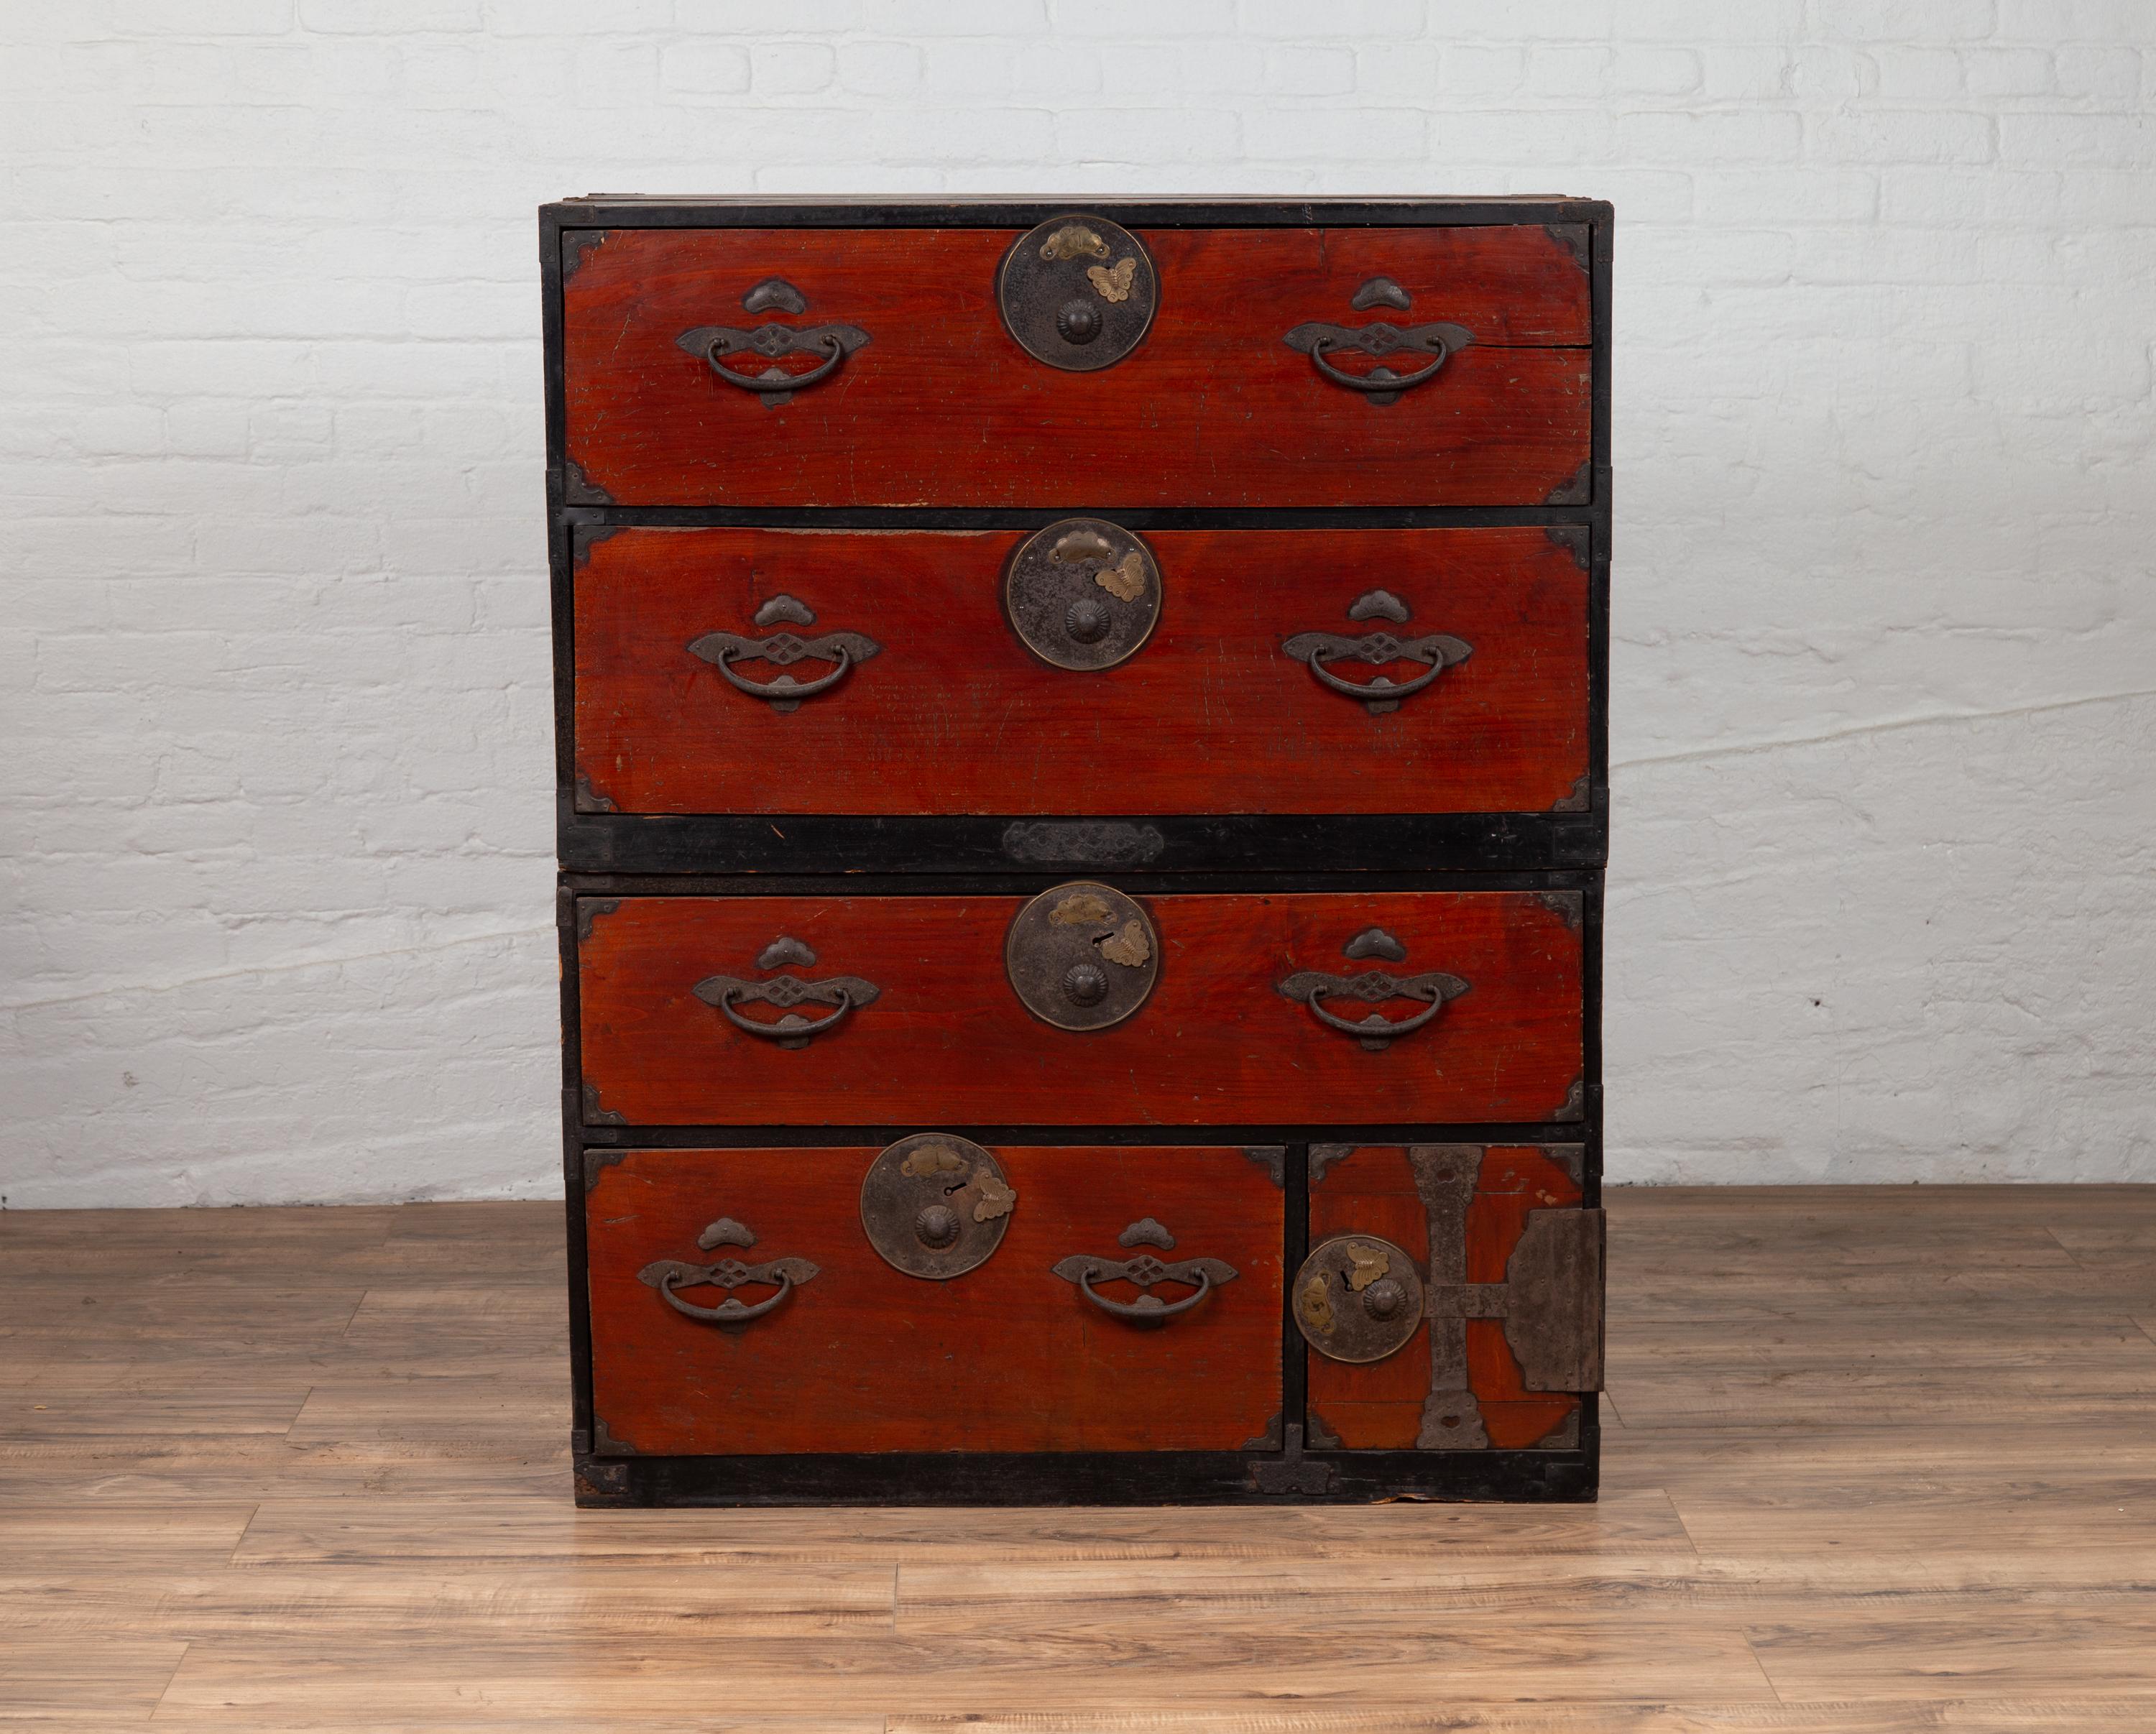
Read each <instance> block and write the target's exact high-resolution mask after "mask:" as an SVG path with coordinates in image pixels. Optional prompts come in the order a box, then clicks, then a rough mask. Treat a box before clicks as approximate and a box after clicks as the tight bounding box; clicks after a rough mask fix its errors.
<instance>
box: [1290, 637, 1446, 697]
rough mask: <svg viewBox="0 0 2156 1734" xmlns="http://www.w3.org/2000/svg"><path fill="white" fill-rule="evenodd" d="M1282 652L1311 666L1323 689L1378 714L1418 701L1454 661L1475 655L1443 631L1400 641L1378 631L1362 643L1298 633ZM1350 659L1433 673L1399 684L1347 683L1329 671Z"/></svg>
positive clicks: (1386, 680)
mask: <svg viewBox="0 0 2156 1734" xmlns="http://www.w3.org/2000/svg"><path fill="white" fill-rule="evenodd" d="M1281 650H1282V651H1284V652H1285V653H1286V654H1288V655H1289V656H1291V657H1293V658H1294V659H1296V661H1297V662H1302V663H1307V664H1310V672H1311V673H1312V675H1316V676H1317V682H1318V685H1321V686H1325V687H1329V688H1330V689H1331V690H1333V691H1334V692H1337V693H1341V694H1342V695H1345V696H1347V697H1348V698H1351V699H1359V700H1362V701H1363V703H1364V704H1366V705H1370V706H1371V707H1372V709H1373V711H1376V710H1378V708H1379V707H1382V708H1383V709H1384V710H1387V711H1390V710H1394V709H1396V708H1398V706H1399V702H1400V700H1402V699H1405V698H1412V697H1414V695H1415V694H1417V693H1419V692H1420V691H1421V690H1423V689H1424V687H1426V686H1428V685H1430V683H1431V682H1432V681H1434V680H1436V679H1437V677H1438V676H1439V675H1441V674H1443V673H1444V672H1445V670H1446V669H1449V668H1450V667H1451V666H1452V665H1453V664H1455V663H1461V662H1465V661H1466V660H1467V659H1468V658H1469V657H1470V656H1471V655H1472V654H1474V651H1473V647H1471V645H1470V644H1468V643H1467V642H1466V640H1465V639H1455V638H1454V637H1453V636H1452V635H1451V634H1449V633H1442V632H1434V633H1431V634H1429V635H1428V636H1427V637H1424V638H1419V639H1400V638H1395V637H1394V636H1393V634H1390V633H1389V632H1373V633H1371V634H1368V636H1367V637H1364V638H1359V639H1350V638H1342V637H1341V636H1340V635H1339V634H1336V633H1329V632H1299V633H1297V634H1296V635H1295V636H1294V637H1293V638H1291V639H1289V640H1288V641H1287V642H1286V644H1282V645H1281ZM1347 661H1354V662H1363V663H1368V664H1370V666H1372V667H1373V668H1383V666H1384V665H1385V664H1387V663H1390V662H1426V663H1428V664H1430V671H1429V672H1428V673H1427V674H1423V675H1416V676H1415V677H1414V679H1413V680H1400V681H1395V680H1392V679H1391V678H1390V677H1389V676H1387V675H1378V676H1376V677H1375V678H1374V679H1373V680H1342V679H1341V678H1340V676H1339V675H1336V674H1334V673H1333V672H1332V669H1328V668H1327V667H1326V664H1327V663H1328V662H1347Z"/></svg>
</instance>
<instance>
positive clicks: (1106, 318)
mask: <svg viewBox="0 0 2156 1734" xmlns="http://www.w3.org/2000/svg"><path fill="white" fill-rule="evenodd" d="M1159 302H1160V281H1159V279H1158V276H1157V275H1156V274H1155V273H1154V270H1153V264H1152V254H1149V253H1147V251H1146V249H1145V245H1144V244H1143V243H1142V242H1141V241H1140V240H1139V239H1138V238H1137V236H1136V235H1134V234H1132V233H1131V232H1130V231H1129V230H1128V229H1127V228H1123V227H1122V225H1121V224H1120V223H1111V222H1109V221H1108V220H1107V218H1105V217H1087V216H1085V215H1082V214H1078V215H1073V216H1069V217H1054V218H1050V219H1049V220H1048V221H1047V222H1045V223H1042V224H1041V225H1040V227H1039V228H1036V229H1034V230H1032V231H1031V232H1030V233H1027V234H1024V235H1022V236H1020V237H1019V241H1018V244H1016V245H1015V246H1014V247H1013V248H1012V249H1011V250H1010V251H1009V252H1008V253H1006V254H1004V261H1003V264H1001V265H1000V266H998V268H997V270H996V305H997V307H998V309H999V310H1001V312H1002V314H1003V317H1004V326H1005V328H1006V329H1008V330H1009V332H1010V334H1011V336H1014V337H1015V338H1017V339H1018V341H1019V346H1020V347H1021V348H1023V349H1024V351H1025V352H1026V353H1027V354H1028V355H1029V356H1031V357H1033V358H1034V360H1035V361H1038V362H1047V363H1048V365H1049V366H1050V367H1060V368H1062V369H1063V370H1064V371H1065V372H1070V373H1091V372H1096V371H1097V370H1098V369H1100V368H1102V367H1113V366H1115V364H1116V362H1120V361H1121V360H1122V358H1123V357H1125V356H1127V355H1128V354H1129V353H1130V352H1131V351H1132V350H1134V349H1136V348H1137V346H1138V345H1139V344H1141V343H1142V342H1143V341H1145V334H1146V332H1147V329H1148V328H1149V327H1150V326H1152V316H1153V310H1154V309H1155V308H1156V307H1157V306H1158V305H1159Z"/></svg>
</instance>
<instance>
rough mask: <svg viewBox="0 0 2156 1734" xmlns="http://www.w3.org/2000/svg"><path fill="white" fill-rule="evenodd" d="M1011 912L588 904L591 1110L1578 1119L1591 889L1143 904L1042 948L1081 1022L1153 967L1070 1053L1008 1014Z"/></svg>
mask: <svg viewBox="0 0 2156 1734" xmlns="http://www.w3.org/2000/svg"><path fill="white" fill-rule="evenodd" d="M1071 889H1072V888H1070V887H1063V888H1058V890H1057V891H1056V892H1055V893H1053V894H1044V899H1043V901H1044V902H1050V901H1055V900H1057V899H1060V898H1061V897H1062V896H1063V895H1064V894H1065V892H1066V891H1069V890H1071ZM1102 889H1105V888H1095V890H1094V891H1081V895H1085V896H1087V897H1091V896H1093V895H1096V893H1097V891H1099V890H1102ZM1108 895H1109V896H1110V897H1111V898H1112V897H1113V896H1114V895H1115V894H1113V893H1109V894H1108ZM1025 903H1026V900H1024V899H1020V898H1017V897H1003V896H981V897H952V896H891V897H865V896H847V895H829V896H819V897H805V896H803V897H733V898H716V897H632V898H626V899H622V900H619V901H616V900H595V899H592V898H588V897H587V898H583V899H581V900H579V904H578V918H579V924H580V926H582V927H583V929H584V931H585V936H584V937H583V940H582V941H581V942H580V944H579V947H578V952H577V957H578V987H579V1001H580V1007H581V1012H580V1015H581V1025H582V1031H583V1036H582V1041H583V1049H582V1054H583V1083H584V1087H585V1092H586V1095H585V1101H586V1113H587V1116H588V1117H598V1118H602V1119H606V1120H612V1119H613V1118H614V1117H617V1116H618V1117H619V1119H621V1120H624V1121H628V1122H629V1123H631V1124H643V1125H743V1124H756V1123H759V1122H778V1123H783V1124H791V1125H812V1126H813V1125H840V1126H889V1125H894V1124H903V1123H913V1124H924V1123H925V1124H940V1125H946V1126H948V1125H977V1126H992V1125H993V1126H1009V1125H1024V1124H1045V1125H1059V1126H1060V1125H1089V1124H1090V1125H1101V1124H1113V1123H1123V1124H1129V1123H1133V1122H1136V1123H1142V1124H1152V1125H1162V1126H1188V1125H1199V1124H1206V1123H1216V1124H1227V1125H1263V1124H1284V1123H1296V1122H1301V1123H1309V1122H1323V1121H1331V1122H1334V1123H1341V1124H1365V1125H1368V1124H1384V1123H1399V1122H1407V1121H1543V1120H1549V1119H1553V1118H1572V1119H1576V1118H1578V1116H1579V1115H1580V1112H1581V1105H1580V1099H1579V1093H1578V1090H1579V1080H1580V1078H1581V1054H1582V999H1581V982H1580V963H1581V937H1582V936H1581V895H1580V894H1579V893H1578V892H1576V891H1564V892H1554V893H1546V894H1538V893H1532V892H1505V891H1479V892H1443V891H1399V892H1383V893H1351V892H1308V893H1281V894H1277V895H1255V894H1235V895H1229V894H1217V895H1173V896H1158V897H1148V898H1142V899H1140V900H1137V905H1135V906H1134V909H1135V911H1142V916H1141V915H1138V914H1135V913H1134V915H1133V919H1137V920H1139V921H1140V923H1141V926H1144V925H1146V924H1148V923H1149V925H1150V928H1151V935H1150V936H1144V935H1140V936H1137V937H1136V938H1135V939H1134V940H1133V939H1131V938H1127V937H1126V934H1127V929H1128V925H1129V924H1128V922H1127V921H1105V922H1101V923H1099V924H1097V925H1095V926H1085V925H1074V926H1066V927H1061V928H1057V927H1050V928H1049V929H1047V930H1046V931H1050V933H1051V934H1055V935H1059V936H1060V937H1061V939H1063V940H1065V941H1070V940H1071V936H1073V935H1075V936H1076V940H1075V941H1074V942H1075V943H1079V944H1081V945H1082V944H1084V943H1085V942H1086V940H1087V938H1088V936H1090V937H1091V942H1092V944H1093V946H1094V947H1095V949H1094V950H1093V951H1091V952H1087V953H1086V954H1085V955H1086V956H1087V957H1091V958H1093V959H1095V960H1096V962H1094V963H1093V964H1092V965H1091V967H1093V968H1094V969H1095V971H1096V978H1095V979H1093V980H1091V981H1085V980H1080V979H1077V978H1076V977H1075V975H1073V974H1069V973H1066V972H1065V971H1064V970H1063V967H1062V966H1061V965H1060V963H1059V964H1058V965H1057V966H1056V967H1055V969H1054V970H1051V971H1050V972H1049V973H1048V975H1047V977H1045V989H1046V991H1047V992H1048V993H1051V994H1052V993H1055V992H1056V991H1058V990H1059V988H1060V989H1061V990H1062V991H1065V992H1067V993H1070V994H1071V995H1073V996H1076V997H1074V998H1072V999H1071V1001H1070V1003H1069V1004H1065V1003H1063V1002H1061V1001H1055V1002H1054V1003H1053V1005H1052V1006H1051V1010H1054V1011H1055V1015H1056V1016H1057V1017H1058V1018H1062V1019H1067V1018H1082V1017H1083V1016H1085V1015H1088V1014H1089V1012H1088V1008H1087V1004H1086V1002H1085V1001H1084V1000H1083V998H1082V995H1083V994H1084V993H1093V992H1095V991H1096V990H1101V991H1106V992H1110V993H1114V994H1119V995H1120V994H1123V993H1126V991H1127V990H1129V991H1131V992H1133V993H1136V992H1139V991H1142V990H1140V989H1136V988H1131V984H1132V983H1133V982H1137V981H1138V980H1139V979H1140V977H1141V976H1142V973H1143V972H1145V971H1147V970H1150V971H1151V972H1152V973H1151V975H1150V977H1147V979H1149V980H1150V982H1151V986H1150V992H1149V995H1148V996H1147V997H1144V998H1142V1000H1141V1001H1140V1002H1139V1003H1137V1006H1136V1008H1135V1009H1134V1010H1132V1011H1130V1012H1129V1013H1127V1015H1126V1016H1125V1017H1124V1018H1123V1021H1122V1022H1120V1023H1115V1024H1113V1025H1112V1027H1109V1028H1104V1029H1090V1030H1083V1031H1081V1030H1075V1029H1069V1028H1061V1027H1057V1023H1054V1022H1050V1021H1048V1020H1047V1019H1046V1018H1044V1017H1041V1016H1036V1015H1034V1013H1032V1012H1030V1011H1029V1010H1028V1008H1027V1003H1026V1002H1025V1001H1024V1000H1022V999H1021V998H1020V993H1019V988H1018V987H1017V986H1016V985H1015V984H1014V977H1013V976H1012V974H1011V973H1010V971H1009V966H1008V962H1007V950H1006V941H1007V938H1008V937H1009V934H1010V931H1011V929H1012V926H1013V923H1014V918H1016V917H1017V916H1019V912H1020V910H1021V907H1022V906H1024V905H1025ZM1061 906H1062V905H1060V904H1059V905H1058V907H1061ZM1074 907H1076V908H1078V909H1080V911H1081V915H1082V911H1083V909H1084V908H1085V907H1086V905H1074ZM1036 912H1038V911H1036ZM1120 958H1136V959H1139V960H1141V961H1139V962H1121V961H1118V959H1120ZM782 1018H785V1019H791V1020H793V1021H792V1022H791V1023H788V1024H786V1026H785V1027H784V1028H780V1027H778V1025H779V1023H780V1020H781V1019H782ZM1371 1018H1376V1019H1379V1020H1381V1021H1380V1022H1379V1023H1376V1024H1368V1023H1367V1020H1368V1019H1371ZM750 1024H754V1025H758V1026H762V1027H760V1028H756V1029H751V1028H747V1027H745V1026H747V1025H750Z"/></svg>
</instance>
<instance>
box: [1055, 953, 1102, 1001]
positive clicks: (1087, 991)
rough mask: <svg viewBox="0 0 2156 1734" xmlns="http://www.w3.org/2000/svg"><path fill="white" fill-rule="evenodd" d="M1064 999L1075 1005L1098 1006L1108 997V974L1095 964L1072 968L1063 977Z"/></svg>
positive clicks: (1082, 964) (1081, 964) (1073, 966)
mask: <svg viewBox="0 0 2156 1734" xmlns="http://www.w3.org/2000/svg"><path fill="white" fill-rule="evenodd" d="M1063 997H1064V998H1065V999H1067V1000H1069V1001H1070V1003H1071V1004H1073V1005H1098V1004H1100V1003H1101V1001H1102V1000H1104V999H1106V998H1107V997H1108V973H1107V972H1106V970H1104V969H1102V968H1101V967H1100V966H1099V965H1097V964H1093V963H1078V964H1074V965H1072V966H1071V968H1070V973H1069V974H1067V975H1066V976H1065V977H1063Z"/></svg>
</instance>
